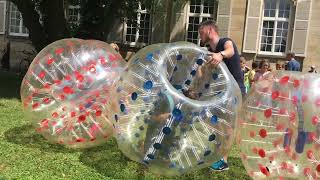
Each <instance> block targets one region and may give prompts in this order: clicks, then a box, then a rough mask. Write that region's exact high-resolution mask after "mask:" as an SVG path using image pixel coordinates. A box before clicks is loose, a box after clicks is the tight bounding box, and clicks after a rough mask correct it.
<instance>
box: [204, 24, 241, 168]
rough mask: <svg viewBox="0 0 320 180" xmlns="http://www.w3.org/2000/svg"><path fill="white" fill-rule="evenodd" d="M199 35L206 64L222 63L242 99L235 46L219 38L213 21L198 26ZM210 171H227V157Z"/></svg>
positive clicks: (239, 71)
mask: <svg viewBox="0 0 320 180" xmlns="http://www.w3.org/2000/svg"><path fill="white" fill-rule="evenodd" d="M198 31H199V35H200V39H201V43H202V44H208V45H209V46H210V47H209V51H210V52H211V53H210V54H209V57H210V59H209V61H208V64H211V65H218V64H219V63H220V62H222V61H224V63H225V64H226V66H227V67H228V69H229V71H230V73H231V74H232V76H233V77H234V79H235V80H236V81H237V83H238V85H239V87H240V90H241V94H242V97H244V96H245V95H246V89H245V86H244V82H243V78H244V77H243V74H242V71H241V67H240V56H239V53H238V49H237V46H236V44H235V43H234V42H233V41H232V40H231V39H230V38H220V36H219V30H218V26H217V25H216V22H215V21H211V20H208V21H204V22H202V23H201V24H200V26H199V29H198ZM210 167H211V169H213V170H217V171H223V170H228V169H229V166H228V164H227V155H224V157H223V158H222V159H220V160H219V161H217V162H215V163H213V164H212V165H211V166H210Z"/></svg>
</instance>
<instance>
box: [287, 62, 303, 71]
mask: <svg viewBox="0 0 320 180" xmlns="http://www.w3.org/2000/svg"><path fill="white" fill-rule="evenodd" d="M288 71H300V63H299V62H298V61H297V60H295V59H292V60H291V61H289V62H288Z"/></svg>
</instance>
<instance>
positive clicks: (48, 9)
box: [10, 0, 161, 51]
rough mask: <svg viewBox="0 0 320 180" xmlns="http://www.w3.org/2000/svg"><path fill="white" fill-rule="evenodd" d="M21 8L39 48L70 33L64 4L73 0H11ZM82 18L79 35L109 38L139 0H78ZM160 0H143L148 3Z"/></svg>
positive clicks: (78, 30) (133, 10)
mask: <svg viewBox="0 0 320 180" xmlns="http://www.w3.org/2000/svg"><path fill="white" fill-rule="evenodd" d="M10 1H11V2H13V3H14V4H15V5H16V6H17V8H18V9H19V11H20V12H21V15H22V18H23V22H24V26H25V27H27V29H28V31H29V38H30V40H31V41H32V44H33V45H34V47H35V48H36V50H37V51H40V50H41V49H43V48H44V47H45V46H46V45H48V44H50V43H52V42H54V41H56V40H59V39H63V38H69V37H71V28H70V26H69V24H68V22H67V19H66V15H65V8H66V7H68V4H70V3H72V2H71V0H10ZM79 2H80V7H81V10H80V12H81V16H82V19H81V22H80V25H79V27H78V28H77V29H76V35H75V36H76V37H78V38H83V39H98V40H102V41H106V39H107V36H108V34H109V32H110V30H111V28H112V27H113V25H114V23H115V22H116V19H117V18H123V17H129V18H130V17H134V15H135V9H137V7H138V4H139V0H79ZM160 2H161V0H144V1H143V3H145V4H146V5H147V7H149V8H151V6H153V5H156V4H157V3H160Z"/></svg>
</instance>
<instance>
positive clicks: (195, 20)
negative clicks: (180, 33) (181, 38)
mask: <svg viewBox="0 0 320 180" xmlns="http://www.w3.org/2000/svg"><path fill="white" fill-rule="evenodd" d="M188 9H189V10H188V12H189V13H188V23H187V33H188V34H187V36H186V39H187V41H189V42H193V43H195V44H200V39H199V36H198V26H199V24H200V23H201V22H202V21H205V20H216V12H217V3H216V1H215V0H191V1H190V4H189V8H188Z"/></svg>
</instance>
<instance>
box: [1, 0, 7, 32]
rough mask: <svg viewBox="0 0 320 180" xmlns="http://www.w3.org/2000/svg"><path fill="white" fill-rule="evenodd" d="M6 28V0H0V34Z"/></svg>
mask: <svg viewBox="0 0 320 180" xmlns="http://www.w3.org/2000/svg"><path fill="white" fill-rule="evenodd" d="M5 29H6V1H2V0H0V34H4V32H5Z"/></svg>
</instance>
